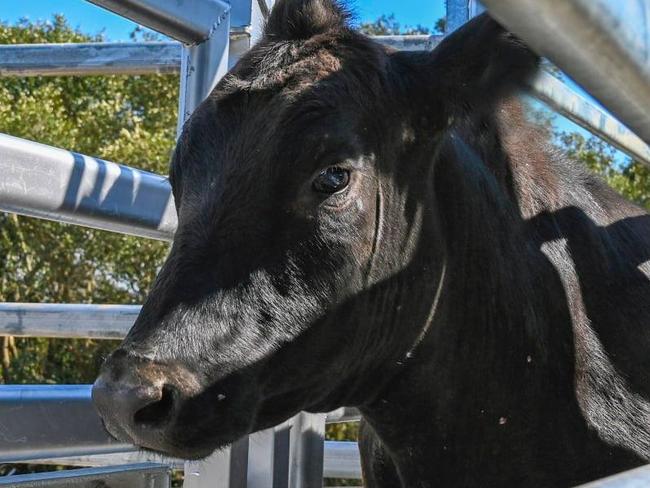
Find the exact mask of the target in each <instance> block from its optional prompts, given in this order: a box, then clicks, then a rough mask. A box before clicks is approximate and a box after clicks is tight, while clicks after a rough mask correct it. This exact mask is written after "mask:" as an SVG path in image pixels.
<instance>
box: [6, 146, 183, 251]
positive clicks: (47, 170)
mask: <svg viewBox="0 0 650 488" xmlns="http://www.w3.org/2000/svg"><path fill="white" fill-rule="evenodd" d="M0 153H1V154H2V158H0V174H2V178H1V179H0V210H1V211H5V212H13V213H17V214H22V215H29V216H32V217H39V218H44V219H49V220H58V221H60V222H67V223H70V224H76V225H84V226H87V227H95V228H98V229H104V230H110V231H114V232H122V233H125V234H132V235H137V236H142V237H149V238H152V239H163V240H171V238H172V235H173V233H174V230H175V228H176V210H175V208H174V203H173V198H172V194H171V189H170V186H169V182H168V181H167V179H166V178H163V177H161V176H157V175H154V174H152V173H148V172H146V171H141V170H137V169H133V168H128V167H126V166H121V165H118V164H115V163H111V162H108V161H103V160H101V159H97V158H93V157H89V156H83V155H81V154H77V153H73V152H70V151H65V150H63V149H56V148H54V147H51V146H46V145H43V144H38V143H36V142H30V141H27V140H24V139H19V138H16V137H12V136H8V135H4V134H0Z"/></svg>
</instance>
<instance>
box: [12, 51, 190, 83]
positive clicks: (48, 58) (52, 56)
mask: <svg viewBox="0 0 650 488" xmlns="http://www.w3.org/2000/svg"><path fill="white" fill-rule="evenodd" d="M180 60H181V44H180V43H178V42H134V43H102V42H93V43H87V44H5V45H1V46H0V76H5V77H6V76H76V75H84V76H86V75H111V74H120V75H145V74H154V73H177V72H178V69H179V66H180Z"/></svg>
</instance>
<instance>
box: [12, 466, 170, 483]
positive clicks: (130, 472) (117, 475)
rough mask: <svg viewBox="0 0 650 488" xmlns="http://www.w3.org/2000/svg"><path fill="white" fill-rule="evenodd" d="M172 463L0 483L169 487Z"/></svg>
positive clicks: (79, 471)
mask: <svg viewBox="0 0 650 488" xmlns="http://www.w3.org/2000/svg"><path fill="white" fill-rule="evenodd" d="M170 475H171V473H170V469H169V467H168V466H164V465H160V464H153V463H144V464H132V465H125V466H110V467H106V468H88V469H73V470H68V471H54V472H50V473H32V474H21V475H13V476H3V477H1V478H0V486H5V487H11V488H69V487H77V488H89V487H109V486H110V487H112V488H169V486H170V482H171V476H170Z"/></svg>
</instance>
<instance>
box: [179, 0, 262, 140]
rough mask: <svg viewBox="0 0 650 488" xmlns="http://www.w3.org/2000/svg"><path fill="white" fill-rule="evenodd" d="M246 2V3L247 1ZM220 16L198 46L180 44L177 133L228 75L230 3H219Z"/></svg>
mask: <svg viewBox="0 0 650 488" xmlns="http://www.w3.org/2000/svg"><path fill="white" fill-rule="evenodd" d="M248 1H250V0H248ZM218 3H219V6H220V8H221V10H220V14H219V16H218V17H217V20H216V22H215V24H214V26H213V29H212V32H211V34H210V37H208V38H207V39H206V40H205V41H203V42H201V43H199V44H193V45H187V44H185V45H183V53H182V55H181V89H180V100H179V107H178V133H179V134H180V132H181V130H182V128H183V124H184V123H185V121H186V120H187V119H188V118H189V116H190V115H191V114H192V112H193V111H194V109H195V108H196V107H197V106H198V105H199V104H200V103H201V102H202V101H203V100H204V99H205V97H207V96H208V95H209V94H210V92H211V91H212V89H213V88H214V87H215V85H216V84H217V82H218V81H219V80H220V79H221V78H222V77H223V76H224V75H225V74H226V73H227V72H228V50H229V47H230V11H231V7H230V3H227V2H224V1H219V2H218Z"/></svg>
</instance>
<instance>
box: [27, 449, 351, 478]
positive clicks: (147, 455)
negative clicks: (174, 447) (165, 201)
mask: <svg viewBox="0 0 650 488" xmlns="http://www.w3.org/2000/svg"><path fill="white" fill-rule="evenodd" d="M142 462H153V463H158V464H164V465H166V466H169V467H170V468H173V469H183V461H182V460H181V459H171V458H165V457H163V456H160V455H158V454H155V453H151V452H145V451H134V452H122V453H114V454H99V455H94V456H75V457H63V458H53V459H40V460H32V461H30V464H56V465H61V466H81V467H88V466H114V465H117V464H132V463H142ZM323 474H324V477H325V478H346V479H361V459H360V455H359V446H358V445H357V443H356V442H341V441H325V455H324V457H323Z"/></svg>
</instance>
